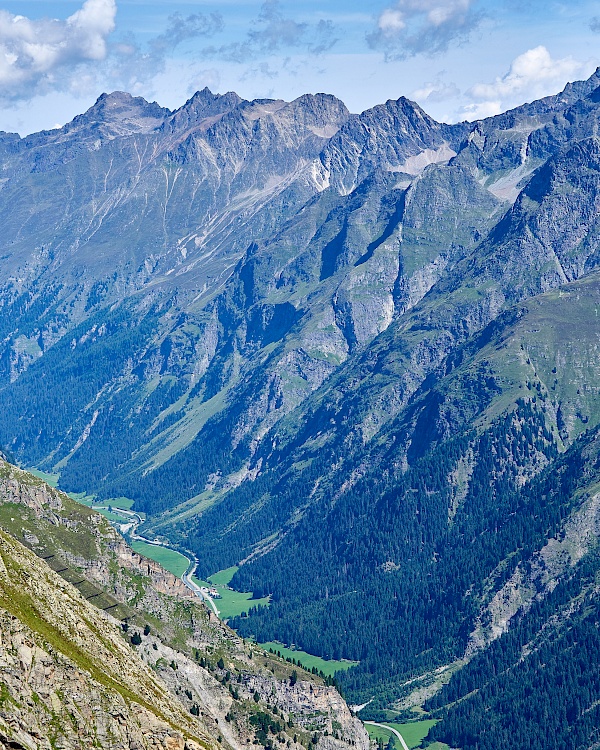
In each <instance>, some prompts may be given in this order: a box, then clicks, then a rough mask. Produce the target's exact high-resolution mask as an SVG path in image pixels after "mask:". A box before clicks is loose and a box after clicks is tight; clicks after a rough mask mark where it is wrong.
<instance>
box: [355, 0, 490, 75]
mask: <svg viewBox="0 0 600 750" xmlns="http://www.w3.org/2000/svg"><path fill="white" fill-rule="evenodd" d="M480 19H481V14H479V13H477V12H476V11H475V10H474V9H473V0H397V2H396V3H395V4H394V5H391V6H388V7H387V8H384V10H383V11H382V12H381V13H380V14H379V16H378V18H377V22H376V28H375V29H374V30H373V31H372V32H371V33H370V34H368V35H367V42H368V44H369V46H370V47H371V48H372V49H378V50H381V51H383V52H384V54H385V57H386V59H387V60H402V59H404V58H407V57H411V56H413V55H417V54H420V53H424V54H428V55H435V54H437V53H439V52H443V51H444V50H446V49H447V48H448V46H449V44H450V43H451V42H453V41H456V40H460V39H464V38H465V37H467V36H468V34H469V33H470V32H471V31H472V29H474V28H475V26H477V24H478V23H479V21H480Z"/></svg>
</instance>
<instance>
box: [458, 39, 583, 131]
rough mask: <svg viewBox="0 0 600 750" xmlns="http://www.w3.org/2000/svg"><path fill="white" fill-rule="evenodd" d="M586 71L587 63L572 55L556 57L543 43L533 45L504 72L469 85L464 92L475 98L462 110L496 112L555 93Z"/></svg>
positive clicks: (482, 114)
mask: <svg viewBox="0 0 600 750" xmlns="http://www.w3.org/2000/svg"><path fill="white" fill-rule="evenodd" d="M586 72H587V71H586V65H585V64H584V63H581V62H579V61H577V60H574V59H573V58H572V57H563V58H561V59H558V60H555V59H553V58H552V56H551V55H550V53H549V52H548V50H547V49H546V47H544V46H542V45H540V46H539V47H534V48H533V49H530V50H527V52H524V53H523V54H522V55H519V56H518V57H516V58H515V59H514V60H513V61H512V63H511V65H510V69H509V71H508V73H506V74H505V75H504V76H502V77H498V78H496V79H495V81H493V82H492V83H477V84H475V85H474V86H472V87H471V88H470V89H469V90H468V91H467V96H468V97H469V98H470V99H471V100H474V101H472V102H471V103H470V104H468V105H466V106H465V107H464V109H463V112H462V114H463V115H464V116H465V117H466V118H467V119H479V118H480V117H488V116H490V115H492V114H497V113H498V112H501V111H502V110H504V109H507V108H510V107H512V106H516V105H517V104H520V103H521V102H523V101H526V100H530V101H532V100H534V99H538V98H540V97H543V96H548V95H549V94H553V93H556V92H557V91H558V90H559V89H560V88H562V87H563V86H564V85H565V83H566V82H567V81H570V80H573V79H574V78H576V77H577V76H579V75H585V74H586Z"/></svg>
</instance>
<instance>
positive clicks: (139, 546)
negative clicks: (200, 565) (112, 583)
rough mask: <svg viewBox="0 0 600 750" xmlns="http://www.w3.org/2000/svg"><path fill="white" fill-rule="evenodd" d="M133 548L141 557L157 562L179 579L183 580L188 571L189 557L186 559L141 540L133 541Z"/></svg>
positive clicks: (173, 551)
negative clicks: (182, 577)
mask: <svg viewBox="0 0 600 750" xmlns="http://www.w3.org/2000/svg"><path fill="white" fill-rule="evenodd" d="M131 546H132V547H133V549H134V550H135V551H136V552H138V553H139V554H140V555H144V557H149V558H150V559H151V560H155V561H156V562H157V563H158V564H159V565H162V566H163V568H165V569H166V570H168V571H170V572H171V573H173V575H174V576H177V577H178V578H181V576H182V575H183V574H184V573H185V571H186V570H187V569H188V565H189V561H188V559H187V557H184V556H183V555H182V554H180V553H179V552H175V550H173V549H167V548H166V547H159V546H158V545H156V544H148V542H142V541H140V540H134V541H132V542H131Z"/></svg>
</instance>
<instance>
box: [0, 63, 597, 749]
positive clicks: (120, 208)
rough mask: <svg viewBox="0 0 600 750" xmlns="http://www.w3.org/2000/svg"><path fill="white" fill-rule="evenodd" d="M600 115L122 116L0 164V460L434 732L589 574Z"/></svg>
mask: <svg viewBox="0 0 600 750" xmlns="http://www.w3.org/2000/svg"><path fill="white" fill-rule="evenodd" d="M598 84H599V78H598V73H597V72H596V73H595V74H594V75H593V76H592V77H591V78H590V79H589V80H588V81H586V82H579V83H576V84H572V85H569V86H567V87H566V88H565V90H564V91H563V92H562V93H561V94H558V95H556V96H554V97H549V98H546V99H545V100H542V101H540V102H534V103H531V104H527V105H523V107H519V108H517V109H515V110H513V111H511V112H509V113H505V114H504V115H499V116H498V117H494V118H488V119H486V120H482V121H480V122H476V123H471V124H467V123H461V124H458V125H453V126H449V125H444V124H440V123H436V122H435V121H433V120H432V119H431V118H429V117H428V116H427V115H426V114H425V113H424V112H423V111H422V110H421V109H420V108H419V107H418V106H417V105H415V104H414V103H412V102H409V101H408V100H406V99H404V98H401V99H399V100H397V101H389V102H387V103H386V104H384V105H381V106H379V107H375V108H373V109H371V110H368V111H367V112H364V113H362V114H359V115H350V114H349V113H348V111H347V110H346V108H345V107H344V105H343V104H342V103H341V102H339V101H338V100H336V99H335V98H334V97H330V96H327V95H324V94H318V95H310V96H309V95H307V96H303V97H300V98H299V99H297V100H295V101H293V102H289V103H288V102H283V101H274V100H257V101H253V102H247V101H243V100H240V99H239V97H237V96H236V95H235V94H231V93H229V94H226V95H224V96H218V95H213V94H212V93H211V92H210V91H208V90H204V91H202V92H199V93H197V94H196V95H195V96H194V97H192V99H190V101H189V102H187V103H186V104H185V105H184V106H183V107H182V108H181V109H179V110H177V111H176V112H174V113H171V112H167V111H164V112H162V111H160V112H159V110H158V109H157V108H156V105H149V104H147V103H145V102H143V101H139V100H134V99H131V98H128V97H127V96H126V95H121V94H115V95H111V96H109V97H105V98H103V99H101V101H99V102H98V103H97V104H96V105H95V108H92V110H90V112H89V113H87V114H86V115H84V116H82V119H80V120H76V121H74V123H75V124H72V125H70V126H66V128H65V129H62V131H57V132H54V133H41V134H38V135H37V136H35V137H34V138H33V140H31V142H27V143H26V142H24V141H22V140H21V139H15V138H14V137H12V136H10V135H6V136H3V138H2V139H1V140H0V144H1V149H0V158H1V159H2V169H3V175H4V177H3V179H4V182H3V183H2V185H3V187H2V191H0V220H1V221H2V222H3V227H4V239H3V243H4V250H3V252H2V254H0V272H1V273H2V278H4V279H5V282H4V283H3V285H0V306H1V309H2V316H1V317H0V333H1V336H0V340H1V341H2V342H3V343H2V345H1V350H0V374H1V381H0V407H1V408H0V442H1V443H2V444H3V445H5V446H6V447H7V449H8V450H9V451H12V452H13V453H14V454H15V455H16V457H17V458H18V460H20V461H22V462H24V463H29V464H30V465H37V466H38V467H41V468H44V469H46V470H53V471H55V472H56V473H59V472H60V482H61V486H63V487H65V488H66V489H69V490H73V491H88V492H94V493H96V494H98V495H100V496H102V497H104V498H111V497H119V496H127V497H130V498H132V499H133V500H135V502H136V507H137V508H138V509H141V510H145V511H146V512H148V513H149V514H150V515H149V518H148V521H147V527H148V528H149V529H152V530H153V531H154V532H155V533H161V534H167V535H170V537H171V538H172V539H175V540H178V541H180V542H185V544H186V545H188V546H189V547H191V548H192V549H194V550H195V551H197V552H198V553H199V554H200V556H201V566H202V568H203V571H202V572H203V573H207V574H208V573H214V572H215V571H217V570H220V569H223V568H226V567H229V566H230V565H233V564H240V563H241V566H240V569H239V571H238V573H237V574H236V577H235V578H234V579H233V584H234V585H238V586H240V587H244V588H243V589H242V590H249V589H250V588H251V589H252V590H254V591H255V593H257V594H270V595H272V604H271V606H270V607H269V608H268V609H264V610H260V611H258V612H253V613H252V615H251V616H250V617H247V618H239V619H238V620H237V621H236V622H235V625H236V627H237V628H238V629H239V630H240V632H241V633H244V634H248V635H250V634H253V635H258V637H260V638H262V639H264V640H268V639H270V638H273V637H278V638H279V639H281V640H284V641H286V642H288V643H292V642H293V643H297V644H299V645H302V646H304V647H306V648H308V649H309V650H311V651H313V652H315V653H319V654H321V655H326V656H346V657H352V658H354V659H356V660H357V661H359V662H360V663H359V665H358V666H357V667H355V668H354V669H352V670H349V671H348V673H346V674H345V675H343V676H341V677H340V679H341V680H342V681H343V684H344V686H345V688H346V690H347V691H348V694H349V695H351V696H352V698H353V699H356V700H357V701H360V702H366V701H367V700H369V699H370V698H372V697H374V698H375V700H374V701H373V702H372V703H371V704H370V707H369V708H368V709H367V710H368V711H371V714H372V716H374V717H377V716H382V715H387V714H381V713H377V712H381V711H387V710H393V711H395V712H397V711H400V710H404V709H405V708H408V707H409V706H410V705H412V704H414V702H415V701H417V698H415V695H420V696H421V697H420V698H419V700H420V701H421V703H422V702H423V700H424V696H425V695H429V696H432V695H433V693H435V692H436V690H437V689H438V688H439V687H440V684H439V683H440V680H439V679H438V678H437V677H436V675H437V674H443V675H446V676H449V675H450V674H451V673H453V672H454V671H457V670H459V668H462V667H464V669H465V670H467V671H465V674H470V673H469V672H468V670H469V669H474V667H470V666H468V667H467V666H465V664H466V662H467V661H468V662H469V664H470V663H471V662H473V663H475V662H476V661H477V660H479V659H483V658H484V657H483V656H480V654H485V653H486V652H488V650H489V649H494V648H497V647H496V646H495V645H494V644H495V643H496V642H498V643H501V642H505V643H506V642H508V641H506V640H505V641H503V639H504V638H505V637H507V638H511V637H512V636H511V635H510V634H511V632H517V631H516V630H515V631H513V628H519V627H521V625H519V624H518V623H520V622H525V621H526V619H527V617H529V614H528V613H529V612H533V611H534V609H535V608H536V607H537V606H538V604H539V606H540V607H542V606H546V605H545V604H543V603H544V602H546V601H548V602H550V601H551V593H552V592H551V588H552V586H553V585H554V583H555V582H556V581H558V585H559V586H560V587H562V586H563V583H564V585H565V586H566V588H561V591H565V592H567V593H565V594H564V596H565V597H567V598H568V591H570V590H571V589H569V585H570V584H569V583H568V582H569V580H571V579H572V578H573V576H575V577H576V576H579V575H580V572H581V571H582V570H583V568H582V567H579V564H580V562H582V561H589V560H590V558H589V557H588V555H589V554H591V549H592V546H593V541H590V540H594V539H595V530H594V529H595V526H594V523H595V522H592V521H590V518H592V516H593V514H594V512H595V511H594V507H595V506H594V501H593V496H594V495H593V493H592V491H591V489H590V490H589V492H590V498H592V499H591V500H590V502H589V503H588V505H586V504H585V503H582V502H581V498H580V496H579V495H578V491H579V490H578V489H577V488H575V489H574V486H575V485H573V484H569V482H566V483H565V484H561V485H560V487H558V488H557V487H554V488H553V487H551V486H550V485H551V483H552V481H553V480H552V477H553V476H554V474H553V472H554V470H556V471H557V472H563V473H564V472H565V471H566V469H564V466H565V464H564V463H563V462H562V459H561V456H562V454H563V453H565V452H568V453H567V455H569V456H572V457H576V456H580V453H579V452H578V451H579V447H578V446H581V445H582V443H581V442H580V441H584V442H585V440H587V439H588V438H589V437H590V436H589V435H588V436H587V437H586V436H582V433H584V432H585V431H586V430H590V431H592V430H595V429H596V426H597V424H598V418H599V417H598V414H597V410H596V406H595V400H594V394H595V393H596V389H597V383H596V381H597V367H596V365H597V363H596V339H595V335H596V334H595V328H594V326H593V325H591V324H593V323H595V320H596V312H597V309H596V308H597V287H598V279H597V273H598V258H599V256H598V237H599V231H598V220H597V217H598V214H599V205H598V194H599V190H598V188H599V185H598V173H599V166H600V150H599V146H598V139H597V127H598V115H599V113H600V101H599V97H598V93H597V92H598ZM161 118H162V120H161ZM155 119H158V120H161V121H160V122H157V123H156V124H154V120H155ZM77 123H79V124H77ZM69 128H70V129H69ZM78 128H80V130H78ZM119 128H121V130H119ZM95 130H98V131H99V132H100V134H101V137H100V136H98V145H96V141H95V140H94V141H92V140H91V139H92V134H93V133H94V132H95ZM61 139H62V140H61ZM74 186H77V189H75V188H74ZM40 195H42V196H43V197H44V200H39V198H38V196H40ZM32 207H33V208H32ZM571 361H574V362H576V363H577V366H574V365H571ZM582 373H584V375H583V374H582ZM575 384H576V386H575ZM590 434H592V433H590ZM590 440H591V438H590ZM586 445H587V443H586ZM589 445H590V446H591V447H590V448H589V450H590V451H591V452H592V453H593V451H594V447H593V446H594V445H595V442H594V441H593V440H591V442H590V443H589ZM107 446H110V450H108V449H107ZM573 460H574V461H575V464H574V465H575V466H578V467H580V468H581V466H582V465H583V464H582V463H581V461H583V459H581V461H580V458H577V459H575V458H574V459H573ZM586 461H587V459H586ZM591 463H592V461H591V458H590V464H589V465H590V466H591ZM586 465H587V464H586ZM561 467H563V468H561ZM590 471H591V469H590ZM561 476H562V474H561ZM573 481H575V482H577V481H579V479H577V477H575V478H574V479H573ZM548 483H550V484H548ZM578 486H579V485H578ZM586 486H587V485H586ZM590 486H591V485H590ZM581 487H583V485H581ZM587 491H588V490H585V492H587ZM540 498H545V499H546V501H547V502H546V501H545V502H542V501H541V500H540ZM586 502H587V501H586ZM582 525H583V526H585V532H584V533H583V535H582V538H581V540H580V541H581V549H580V550H579V551H576V553H574V554H573V556H572V557H571V558H569V560H567V558H566V557H565V556H564V555H563V556H562V558H561V560H562V562H560V561H558V558H559V557H561V554H562V552H564V550H565V549H567V548H568V550H570V549H571V547H572V545H573V544H574V543H575V542H574V541H573V540H574V534H575V531H574V530H579V529H580V528H581V527H582ZM490 530H493V533H492V532H491V531H490ZM577 533H579V531H577ZM586 539H587V540H588V541H589V544H588V542H586V541H585V540H586ZM564 540H567V541H566V542H564ZM563 542H564V544H563ZM565 545H566V546H565ZM557 549H558V550H559V553H560V554H558V555H557V556H556V558H553V557H552V555H553V554H554V551H556V550H557ZM568 550H567V551H568ZM561 551H562V552H561ZM579 552H581V556H578V555H579ZM551 558H552V559H551ZM563 558H564V559H563ZM548 561H550V562H548ZM565 561H566V562H565ZM546 562H547V563H548V568H547V569H546V568H544V567H543V565H544V564H545V563H546ZM563 563H564V564H563ZM583 564H584V563H583V562H582V565H583ZM585 565H587V562H585ZM581 575H583V574H581ZM100 578H101V576H100ZM573 580H574V579H573ZM103 581H104V582H103ZM98 583H99V584H100V583H101V584H102V585H105V584H106V577H105V578H104V579H103V580H100V579H99V580H98ZM573 585H575V584H573ZM577 585H579V584H577ZM582 586H583V584H582ZM586 586H587V584H586ZM122 588H123V589H126V588H127V587H126V585H125V584H124V583H123V584H122ZM581 590H583V589H581ZM585 590H586V592H587V591H589V592H591V589H589V588H586V589H585ZM534 592H535V593H534ZM163 593H164V592H163ZM586 595H587V594H586ZM590 596H592V594H591V593H590ZM505 601H506V602H508V603H507V606H506V607H503V606H502V603H503V602H505ZM590 601H593V597H592V599H590ZM548 606H549V607H550V604H548ZM561 606H562V605H561ZM565 606H566V605H565ZM536 617H537V615H536ZM540 617H541V615H540ZM550 621H551V620H550V619H547V620H544V622H547V623H550ZM529 622H530V623H533V622H536V623H538V624H539V622H541V620H539V619H535V620H531V621H529ZM573 622H575V621H574V620H573ZM582 623H583V621H581V622H580V621H577V623H576V625H577V627H579V626H580V625H581V626H582V627H583V625H584V624H582ZM523 627H525V626H523ZM527 627H531V628H534V625H532V624H530V625H527ZM540 627H541V626H540ZM574 627H575V625H574ZM398 628H401V629H402V632H403V633H405V634H406V637H405V639H404V640H403V639H401V638H399V637H398ZM505 630H506V631H507V632H506V633H505V632H504V631H505ZM528 632H529V631H528ZM374 634H375V635H374ZM497 636H498V637H497ZM519 637H520V636H519ZM536 637H537V636H536ZM528 642H529V641H528ZM373 644H376V646H374V645H373ZM166 647H167V646H166V645H165V648H166ZM168 647H169V648H171V646H168ZM150 648H151V647H150ZM498 648H499V647H498ZM436 670H439V671H438V672H436ZM459 674H460V672H459ZM170 677H171V676H170ZM267 677H268V675H267ZM252 679H254V678H252ZM473 679H474V678H473ZM486 679H488V678H487V677H486ZM412 680H417V682H416V683H413V682H411V681H412ZM455 684H460V677H458V678H457V683H455ZM469 684H470V683H469ZM491 684H492V683H490V685H491ZM411 685H412V687H411ZM491 689H492V688H490V690H491ZM453 690H455V688H448V695H454V694H455V693H453V692H452V691H453ZM461 690H462V689H461ZM461 690H459V689H458V688H457V689H456V691H457V692H456V694H457V695H458V694H459V693H460V694H461V695H462V692H461ZM423 691H424V692H423ZM259 692H260V691H259ZM445 694H446V693H444V695H445ZM431 700H432V701H433V702H432V703H431V710H432V711H433V710H435V711H438V710H442V706H441V704H437V703H435V701H438V700H443V698H439V699H438V698H435V699H434V698H432V699H431ZM449 700H450V699H449ZM417 702H418V701H417ZM434 704H435V708H434ZM390 707H392V708H390ZM574 710H575V709H574ZM586 710H587V709H586ZM450 716H451V715H450V713H448V717H450ZM578 716H579V714H578V713H577V711H575V714H574V717H575V719H577V717H578ZM575 719H574V721H575ZM448 720H449V721H451V718H449V719H448ZM577 720H578V719H577ZM448 726H450V724H449V725H448ZM582 726H583V725H582ZM440 731H441V730H440ZM453 731H454V730H453ZM448 732H449V733H448V734H446V735H444V736H445V737H450V736H451V733H450V730H448ZM440 736H441V735H440ZM452 736H454V735H452ZM502 741H503V742H504V739H503V740H502Z"/></svg>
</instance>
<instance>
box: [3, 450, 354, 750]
mask: <svg viewBox="0 0 600 750" xmlns="http://www.w3.org/2000/svg"><path fill="white" fill-rule="evenodd" d="M0 632H1V633H2V641H1V645H0V659H1V662H0V663H1V665H2V666H1V669H0V706H1V714H0V746H1V747H2V748H13V749H14V750H38V748H39V749H40V750H41V749H42V748H48V747H72V748H81V749H82V750H83V749H84V748H85V749H86V750H87V748H90V747H103V748H121V747H122V748H138V750H150V749H151V748H164V750H200V748H205V750H212V749H216V748H219V747H222V748H231V749H232V750H233V749H236V750H237V749H238V748H241V747H243V746H245V745H247V744H248V743H251V742H253V741H254V740H256V741H257V742H260V744H261V745H262V746H263V747H273V746H274V742H279V743H284V744H285V743H288V742H289V745H287V747H290V748H292V747H293V748H295V749H296V750H300V749H301V748H302V747H305V748H308V747H309V746H310V748H311V750H312V749H313V748H315V746H316V747H318V746H319V744H320V745H321V746H322V748H323V750H344V748H346V750H347V748H349V747H350V746H352V747H359V748H362V750H366V748H368V738H367V735H366V732H365V730H364V729H363V727H362V725H361V723H360V722H359V721H358V720H357V719H355V718H353V717H352V716H351V715H350V712H349V710H348V708H347V706H346V704H345V703H344V702H343V700H342V699H341V698H340V696H339V694H338V693H337V691H336V690H335V688H333V687H331V686H326V685H324V684H323V681H322V680H321V679H319V678H316V677H314V676H312V675H310V674H308V673H307V672H305V671H304V670H303V669H301V668H300V667H298V666H295V667H292V666H290V664H288V663H286V662H284V661H282V660H281V659H278V658H277V657H276V656H272V655H269V654H266V653H265V652H263V651H262V650H261V649H259V648H257V647H256V645H254V644H246V643H244V642H243V641H242V640H241V639H240V638H238V637H236V636H235V634H234V633H233V632H232V631H230V630H229V629H228V628H227V627H226V626H225V625H223V624H222V623H220V622H219V621H218V620H217V619H216V618H213V617H210V616H209V614H208V612H207V611H206V609H205V608H204V606H203V605H202V604H201V603H199V601H198V600H197V599H196V597H195V596H194V595H192V594H191V593H190V592H189V591H188V590H187V589H186V588H185V586H184V585H183V583H182V582H181V581H180V580H179V579H178V578H175V576H173V575H172V574H170V573H168V572H167V571H165V570H163V569H162V568H161V567H160V566H159V565H157V564H155V563H153V562H152V561H150V560H147V559H145V558H143V557H140V555H138V554H136V553H135V552H134V551H133V550H132V549H131V548H130V547H128V545H127V544H126V543H125V541H124V539H123V538H122V537H121V536H119V534H117V532H116V531H115V530H114V529H113V528H112V526H111V525H110V524H109V523H108V521H107V520H106V519H105V518H104V517H103V516H101V515H100V514H98V513H96V512H95V511H92V510H90V509H88V508H86V507H84V506H82V505H79V504H78V503H76V502H74V501H73V500H71V499H70V498H68V497H67V496H66V495H64V494H62V493H60V492H58V491H56V490H52V489H51V488H49V487H48V486H47V485H45V484H44V483H43V482H42V481H41V480H39V479H36V478H35V477H33V476H31V475H30V474H27V473H25V472H23V471H21V470H19V469H16V468H15V467H13V466H11V465H9V464H7V463H6V462H4V461H2V462H0Z"/></svg>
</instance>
